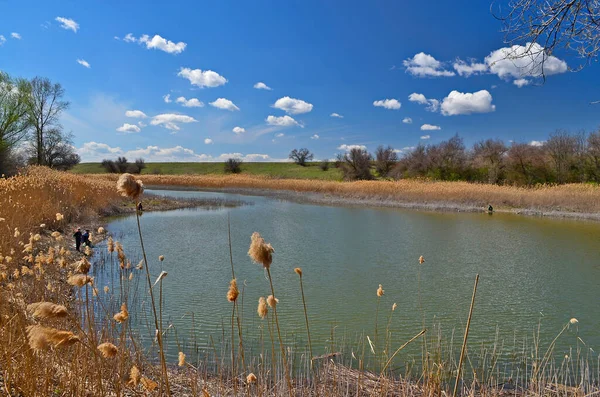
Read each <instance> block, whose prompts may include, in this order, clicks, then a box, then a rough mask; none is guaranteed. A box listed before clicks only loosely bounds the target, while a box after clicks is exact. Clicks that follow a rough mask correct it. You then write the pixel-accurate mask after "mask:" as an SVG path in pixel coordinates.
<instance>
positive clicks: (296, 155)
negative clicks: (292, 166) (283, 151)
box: [289, 148, 314, 167]
mask: <svg viewBox="0 0 600 397" xmlns="http://www.w3.org/2000/svg"><path fill="white" fill-rule="evenodd" d="M313 157H314V156H313V154H312V153H311V152H310V151H309V150H308V149H306V148H302V149H299V150H298V149H294V150H292V151H291V152H290V155H289V158H290V159H292V160H294V162H295V163H296V164H298V165H301V166H303V167H304V166H306V162H307V161H311V160H312V159H313Z"/></svg>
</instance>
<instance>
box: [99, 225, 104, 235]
mask: <svg viewBox="0 0 600 397" xmlns="http://www.w3.org/2000/svg"><path fill="white" fill-rule="evenodd" d="M105 231H106V230H104V228H103V227H102V226H100V227H99V228H98V234H104V232H105Z"/></svg>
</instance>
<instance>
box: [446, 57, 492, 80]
mask: <svg viewBox="0 0 600 397" xmlns="http://www.w3.org/2000/svg"><path fill="white" fill-rule="evenodd" d="M452 66H453V67H454V70H456V71H457V72H458V74H459V75H460V76H464V77H469V76H471V75H474V74H482V73H486V72H487V71H488V65H487V64H485V63H477V62H475V61H473V60H471V63H467V62H465V61H463V60H462V59H457V60H456V62H454V65H452Z"/></svg>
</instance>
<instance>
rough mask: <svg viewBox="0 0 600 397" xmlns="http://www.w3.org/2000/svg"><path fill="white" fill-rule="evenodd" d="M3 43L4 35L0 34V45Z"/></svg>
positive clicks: (4, 40) (4, 41)
mask: <svg viewBox="0 0 600 397" xmlns="http://www.w3.org/2000/svg"><path fill="white" fill-rule="evenodd" d="M4 43H6V37H4V36H2V35H1V34H0V45H2V44H4Z"/></svg>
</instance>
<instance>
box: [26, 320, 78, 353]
mask: <svg viewBox="0 0 600 397" xmlns="http://www.w3.org/2000/svg"><path fill="white" fill-rule="evenodd" d="M27 339H28V341H29V347H31V348H32V349H34V350H41V349H45V348H47V347H49V346H53V347H66V346H71V345H73V344H75V343H77V342H79V337H78V336H77V335H75V334H74V333H72V332H69V331H60V330H58V329H54V328H46V327H42V326H41V325H30V326H29V327H27Z"/></svg>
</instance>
